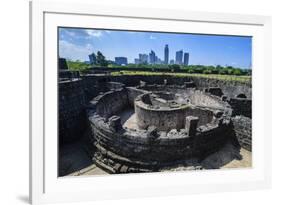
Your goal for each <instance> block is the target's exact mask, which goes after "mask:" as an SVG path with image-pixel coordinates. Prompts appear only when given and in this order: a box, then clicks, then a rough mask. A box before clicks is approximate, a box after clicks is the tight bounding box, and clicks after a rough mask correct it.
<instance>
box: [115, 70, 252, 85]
mask: <svg viewBox="0 0 281 205" xmlns="http://www.w3.org/2000/svg"><path fill="white" fill-rule="evenodd" d="M111 75H115V76H118V75H171V76H176V77H201V78H210V79H218V80H227V81H238V82H244V83H250V82H251V76H235V75H219V74H198V73H165V72H149V71H116V72H111Z"/></svg>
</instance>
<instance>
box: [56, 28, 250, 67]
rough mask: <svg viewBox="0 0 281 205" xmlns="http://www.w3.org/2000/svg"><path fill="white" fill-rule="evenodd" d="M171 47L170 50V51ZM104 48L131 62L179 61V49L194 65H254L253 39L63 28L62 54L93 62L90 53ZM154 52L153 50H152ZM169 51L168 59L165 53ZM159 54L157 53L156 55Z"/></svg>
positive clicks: (108, 56)
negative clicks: (153, 60) (252, 58)
mask: <svg viewBox="0 0 281 205" xmlns="http://www.w3.org/2000/svg"><path fill="white" fill-rule="evenodd" d="M167 47H168V50H167ZM97 51H101V52H102V53H103V55H104V56H105V57H106V59H107V60H111V61H114V60H115V57H126V58H127V59H128V63H136V61H137V60H139V59H140V58H141V56H140V54H141V55H143V56H142V58H144V59H145V58H147V59H148V60H149V61H150V60H151V58H155V56H157V57H158V58H159V59H161V61H162V63H163V64H166V62H168V64H169V63H170V62H171V61H172V62H173V61H174V62H176V63H178V62H177V60H176V52H179V51H183V53H180V54H179V55H180V57H181V59H182V60H181V62H180V63H179V64H184V62H183V61H184V55H185V53H189V54H188V64H190V65H199V64H200V65H213V66H216V65H221V66H226V65H227V66H233V67H239V68H244V69H249V68H251V56H252V38H251V37H242V36H217V35H201V34H178V33H159V32H135V31H134V32H133V31H119V30H118V31H117V30H115V31H113V30H96V29H80V28H79V29H74V28H59V56H60V57H63V58H67V59H71V60H80V61H89V54H91V53H93V52H95V53H96V52H97ZM152 51H153V53H151V52H152ZM167 53H168V61H167V59H166V57H165V56H167ZM154 55H155V56H154Z"/></svg>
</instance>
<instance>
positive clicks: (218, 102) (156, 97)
mask: <svg viewBox="0 0 281 205" xmlns="http://www.w3.org/2000/svg"><path fill="white" fill-rule="evenodd" d="M30 20H31V27H30V43H31V47H30V48H31V50H30V57H31V60H30V64H31V68H30V78H31V79H30V82H31V83H30V91H31V98H30V107H31V115H30V123H31V127H30V145H31V148H30V161H31V163H30V199H31V202H32V203H33V204H40V203H48V202H67V201H85V200H99V199H109V198H111V199H114V198H125V197H144V196H161V195H176V194H188V193H205V192H217V191H238V190H249V189H257V188H268V187H270V184H271V156H270V148H271V125H270V124H271V122H270V119H271V108H270V103H271V102H270V101H271V86H270V85H271V84H270V73H271V60H270V58H271V54H270V51H271V50H270V49H271V47H270V46H271V34H270V32H271V27H270V26H271V19H270V17H265V16H254V15H238V14H219V13H208V12H189V11H173V10H161V9H139V8H122V7H120V8H119V7H104V6H98V5H91V4H89V5H87V4H73V3H59V2H56V3H53V2H52V3H50V2H43V1H42V2H41V1H39V2H31V3H30ZM70 195H71V198H70V197H69V196H70Z"/></svg>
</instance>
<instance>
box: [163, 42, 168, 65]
mask: <svg viewBox="0 0 281 205" xmlns="http://www.w3.org/2000/svg"><path fill="white" fill-rule="evenodd" d="M164 63H165V64H166V65H167V64H168V63H169V46H168V44H166V45H165V49H164Z"/></svg>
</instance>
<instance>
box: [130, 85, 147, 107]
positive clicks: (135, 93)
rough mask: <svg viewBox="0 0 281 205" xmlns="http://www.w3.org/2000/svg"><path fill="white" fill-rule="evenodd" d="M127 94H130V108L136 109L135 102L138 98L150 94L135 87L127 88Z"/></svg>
mask: <svg viewBox="0 0 281 205" xmlns="http://www.w3.org/2000/svg"><path fill="white" fill-rule="evenodd" d="M126 89H127V93H128V100H129V104H130V106H132V107H134V101H135V99H136V97H137V96H139V95H142V94H144V93H148V92H147V91H145V90H140V89H137V88H134V87H127V88H126Z"/></svg>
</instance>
